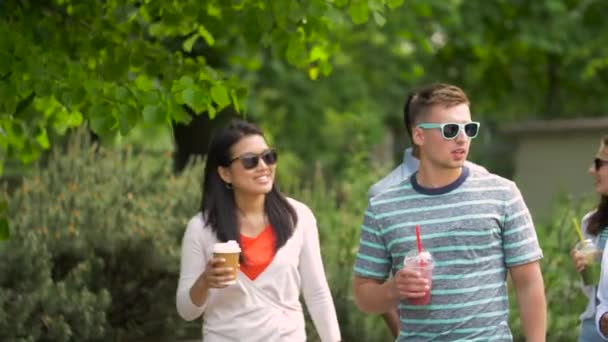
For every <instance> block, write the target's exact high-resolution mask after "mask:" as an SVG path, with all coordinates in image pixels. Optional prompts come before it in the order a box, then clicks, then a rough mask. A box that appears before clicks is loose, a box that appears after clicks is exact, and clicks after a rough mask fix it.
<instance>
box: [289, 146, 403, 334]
mask: <svg viewBox="0 0 608 342" xmlns="http://www.w3.org/2000/svg"><path fill="white" fill-rule="evenodd" d="M351 157H352V160H351V165H352V166H351V167H349V168H347V169H345V170H343V171H344V173H343V174H344V177H343V179H342V180H340V181H337V182H336V183H334V184H331V185H330V184H326V183H325V180H324V179H323V177H322V176H321V174H322V173H321V172H320V170H318V168H317V170H316V172H315V177H314V178H313V179H311V180H310V183H309V184H307V185H304V186H301V187H300V188H299V189H296V190H292V191H288V192H289V194H290V195H292V196H293V197H295V198H296V199H298V200H300V201H302V202H304V203H306V204H307V205H308V206H309V207H310V208H311V209H312V211H313V212H314V214H315V216H316V218H317V225H318V227H319V240H320V242H321V253H322V256H323V261H324V267H325V273H326V275H327V280H328V283H329V287H330V289H331V292H332V295H333V298H334V305H335V306H336V312H337V315H338V321H339V323H340V330H341V333H342V340H343V341H362V342H365V341H370V342H376V341H391V340H394V339H393V338H392V337H391V335H390V332H389V330H388V328H387V327H386V325H385V323H384V321H383V320H382V318H381V316H379V315H369V314H364V313H362V312H361V311H359V309H358V308H357V307H356V305H355V301H354V298H353V294H352V289H351V284H352V277H353V265H354V262H355V256H356V254H357V248H358V246H359V234H360V227H361V223H362V220H363V213H364V211H365V208H366V207H367V190H368V188H369V187H370V185H371V184H373V183H374V182H375V181H377V180H378V179H380V177H381V173H380V172H378V170H370V169H369V168H367V167H368V165H369V161H367V160H365V158H364V155H363V154H353V155H351ZM307 328H308V332H307V333H308V336H309V341H319V340H318V337H317V334H316V331H314V329H313V324H312V323H311V322H309V323H308V324H307Z"/></svg>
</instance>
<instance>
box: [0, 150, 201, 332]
mask: <svg viewBox="0 0 608 342" xmlns="http://www.w3.org/2000/svg"><path fill="white" fill-rule="evenodd" d="M200 172H201V170H200V168H191V169H189V170H187V171H186V172H185V173H184V174H183V175H181V176H180V177H174V176H173V175H172V173H171V161H170V158H169V156H168V155H162V154H161V155H151V154H140V155H133V154H132V153H131V152H130V151H129V150H126V151H109V150H104V149H98V148H87V147H79V146H71V147H70V149H69V150H68V151H65V152H63V153H55V154H53V155H52V156H51V157H50V158H49V160H48V161H47V162H46V165H44V166H42V165H41V166H40V167H39V168H38V169H37V171H36V172H34V174H32V175H31V176H28V177H26V178H25V179H24V181H23V184H22V186H21V187H20V188H17V189H16V190H14V191H11V192H10V193H9V192H8V191H6V190H5V191H3V197H4V198H5V199H10V200H9V201H8V202H9V208H8V216H9V220H10V222H11V230H12V233H11V237H10V238H9V239H8V240H6V241H3V242H0V257H1V258H2V262H0V340H2V341H135V340H175V339H176V338H178V337H179V336H181V335H183V334H184V331H186V330H187V329H188V328H192V326H189V325H188V324H187V323H185V322H183V321H182V320H181V319H180V318H179V317H178V316H177V313H176V310H175V290H176V286H177V279H178V272H179V248H180V242H181V237H182V232H183V230H184V228H185V226H186V224H187V220H188V219H189V218H190V217H191V216H192V215H193V214H194V213H195V212H196V210H197V205H198V203H199V200H200V185H199V184H200ZM196 325H197V326H198V328H199V329H200V323H196ZM199 331H200V330H199Z"/></svg>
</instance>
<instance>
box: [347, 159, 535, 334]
mask: <svg viewBox="0 0 608 342" xmlns="http://www.w3.org/2000/svg"><path fill="white" fill-rule="evenodd" d="M416 225H419V226H420V232H421V236H422V244H423V247H424V249H426V250H428V251H430V252H431V253H432V254H433V257H434V259H435V262H436V264H435V269H434V271H433V280H432V289H431V303H430V304H429V305H424V306H416V305H410V304H408V302H407V301H401V302H400V303H399V316H400V320H401V326H400V334H399V338H398V339H397V340H398V341H458V340H466V341H490V340H491V341H511V340H512V336H511V332H510V329H509V327H508V323H507V322H508V305H509V303H508V300H507V286H506V277H507V269H508V267H511V266H516V265H521V264H525V263H529V262H533V261H536V260H539V259H541V258H542V252H541V249H540V247H539V244H538V241H537V238H536V232H535V230H534V225H533V223H532V219H531V217H530V214H529V211H528V208H527V207H526V205H525V203H524V201H523V199H522V196H521V194H520V192H519V189H518V188H517V186H516V185H515V183H513V182H511V181H509V180H507V179H505V178H502V177H499V176H497V175H494V174H491V173H485V172H479V171H476V170H469V168H467V167H463V172H462V174H461V176H460V177H459V179H458V180H457V181H455V182H454V183H452V184H450V185H448V186H446V187H443V188H438V189H427V188H423V187H421V186H420V185H418V184H417V182H416V174H413V175H412V176H411V177H410V178H408V179H406V180H405V181H403V182H401V183H400V184H398V185H397V186H394V187H392V188H390V189H388V190H386V191H383V192H381V193H380V194H378V195H377V196H374V197H373V198H372V199H371V200H370V203H369V206H368V208H367V210H366V212H365V217H364V220H363V225H362V227H361V239H360V246H359V251H358V253H357V258H356V261H355V267H354V272H355V274H356V275H357V276H360V277H365V278H374V279H380V280H385V279H387V278H388V277H389V275H390V274H391V273H393V274H394V273H395V272H396V271H398V270H399V269H400V268H401V267H402V264H403V258H404V256H405V254H406V253H407V252H408V251H410V250H412V249H416V234H415V226H416Z"/></svg>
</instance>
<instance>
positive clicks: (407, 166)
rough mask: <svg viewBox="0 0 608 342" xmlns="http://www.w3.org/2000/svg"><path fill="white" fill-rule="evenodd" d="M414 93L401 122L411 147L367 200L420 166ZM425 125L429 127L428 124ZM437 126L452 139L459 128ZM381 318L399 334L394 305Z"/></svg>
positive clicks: (474, 167) (471, 166) (474, 166)
mask: <svg viewBox="0 0 608 342" xmlns="http://www.w3.org/2000/svg"><path fill="white" fill-rule="evenodd" d="M414 94H415V93H412V94H410V95H409V96H408V99H407V101H406V105H405V106H404V109H403V122H404V124H405V128H406V131H407V134H408V136H409V139H410V144H411V146H412V147H408V148H407V149H406V150H405V151H404V153H403V162H402V163H401V164H400V165H398V166H397V167H396V168H395V169H393V171H391V172H390V173H389V174H387V175H386V176H385V177H384V178H382V179H381V180H379V181H378V182H376V183H375V184H374V185H372V186H371V187H370V188H369V191H368V193H367V197H368V200H370V199H371V198H372V197H374V196H376V195H378V194H379V193H381V192H382V191H385V190H387V189H390V188H391V187H393V186H395V185H397V184H399V183H401V182H402V181H404V180H405V179H407V178H408V177H410V176H411V175H412V174H413V173H414V172H416V171H417V170H418V167H419V166H420V160H419V150H418V148H417V146H416V145H415V144H414V141H413V138H412V132H411V130H410V127H412V126H413V124H412V120H411V116H410V115H409V110H408V107H409V103H410V100H411V97H412V96H413V95H414ZM472 124H473V125H475V127H471V129H475V136H477V132H478V131H479V123H472ZM426 127H427V128H431V127H429V126H428V125H427V126H426ZM439 128H441V131H442V132H444V131H446V130H447V135H448V137H452V139H453V137H455V136H456V134H457V133H458V132H459V129H460V127H459V126H453V125H448V126H447V127H439ZM465 165H466V166H467V167H468V168H469V169H472V170H478V171H480V172H488V170H486V168H484V167H483V166H481V165H478V164H475V163H473V162H470V161H468V160H465ZM382 318H383V319H384V322H385V323H386V325H387V326H388V328H389V330H390V331H391V333H392V335H393V337H395V338H396V337H397V336H398V335H399V312H398V311H397V308H396V307H395V309H394V310H390V311H388V312H386V313H384V314H382Z"/></svg>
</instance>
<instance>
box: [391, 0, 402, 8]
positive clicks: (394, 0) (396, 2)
mask: <svg viewBox="0 0 608 342" xmlns="http://www.w3.org/2000/svg"><path fill="white" fill-rule="evenodd" d="M401 5H403V0H388V7H389V8H392V9H395V8H397V7H399V6H401Z"/></svg>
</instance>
